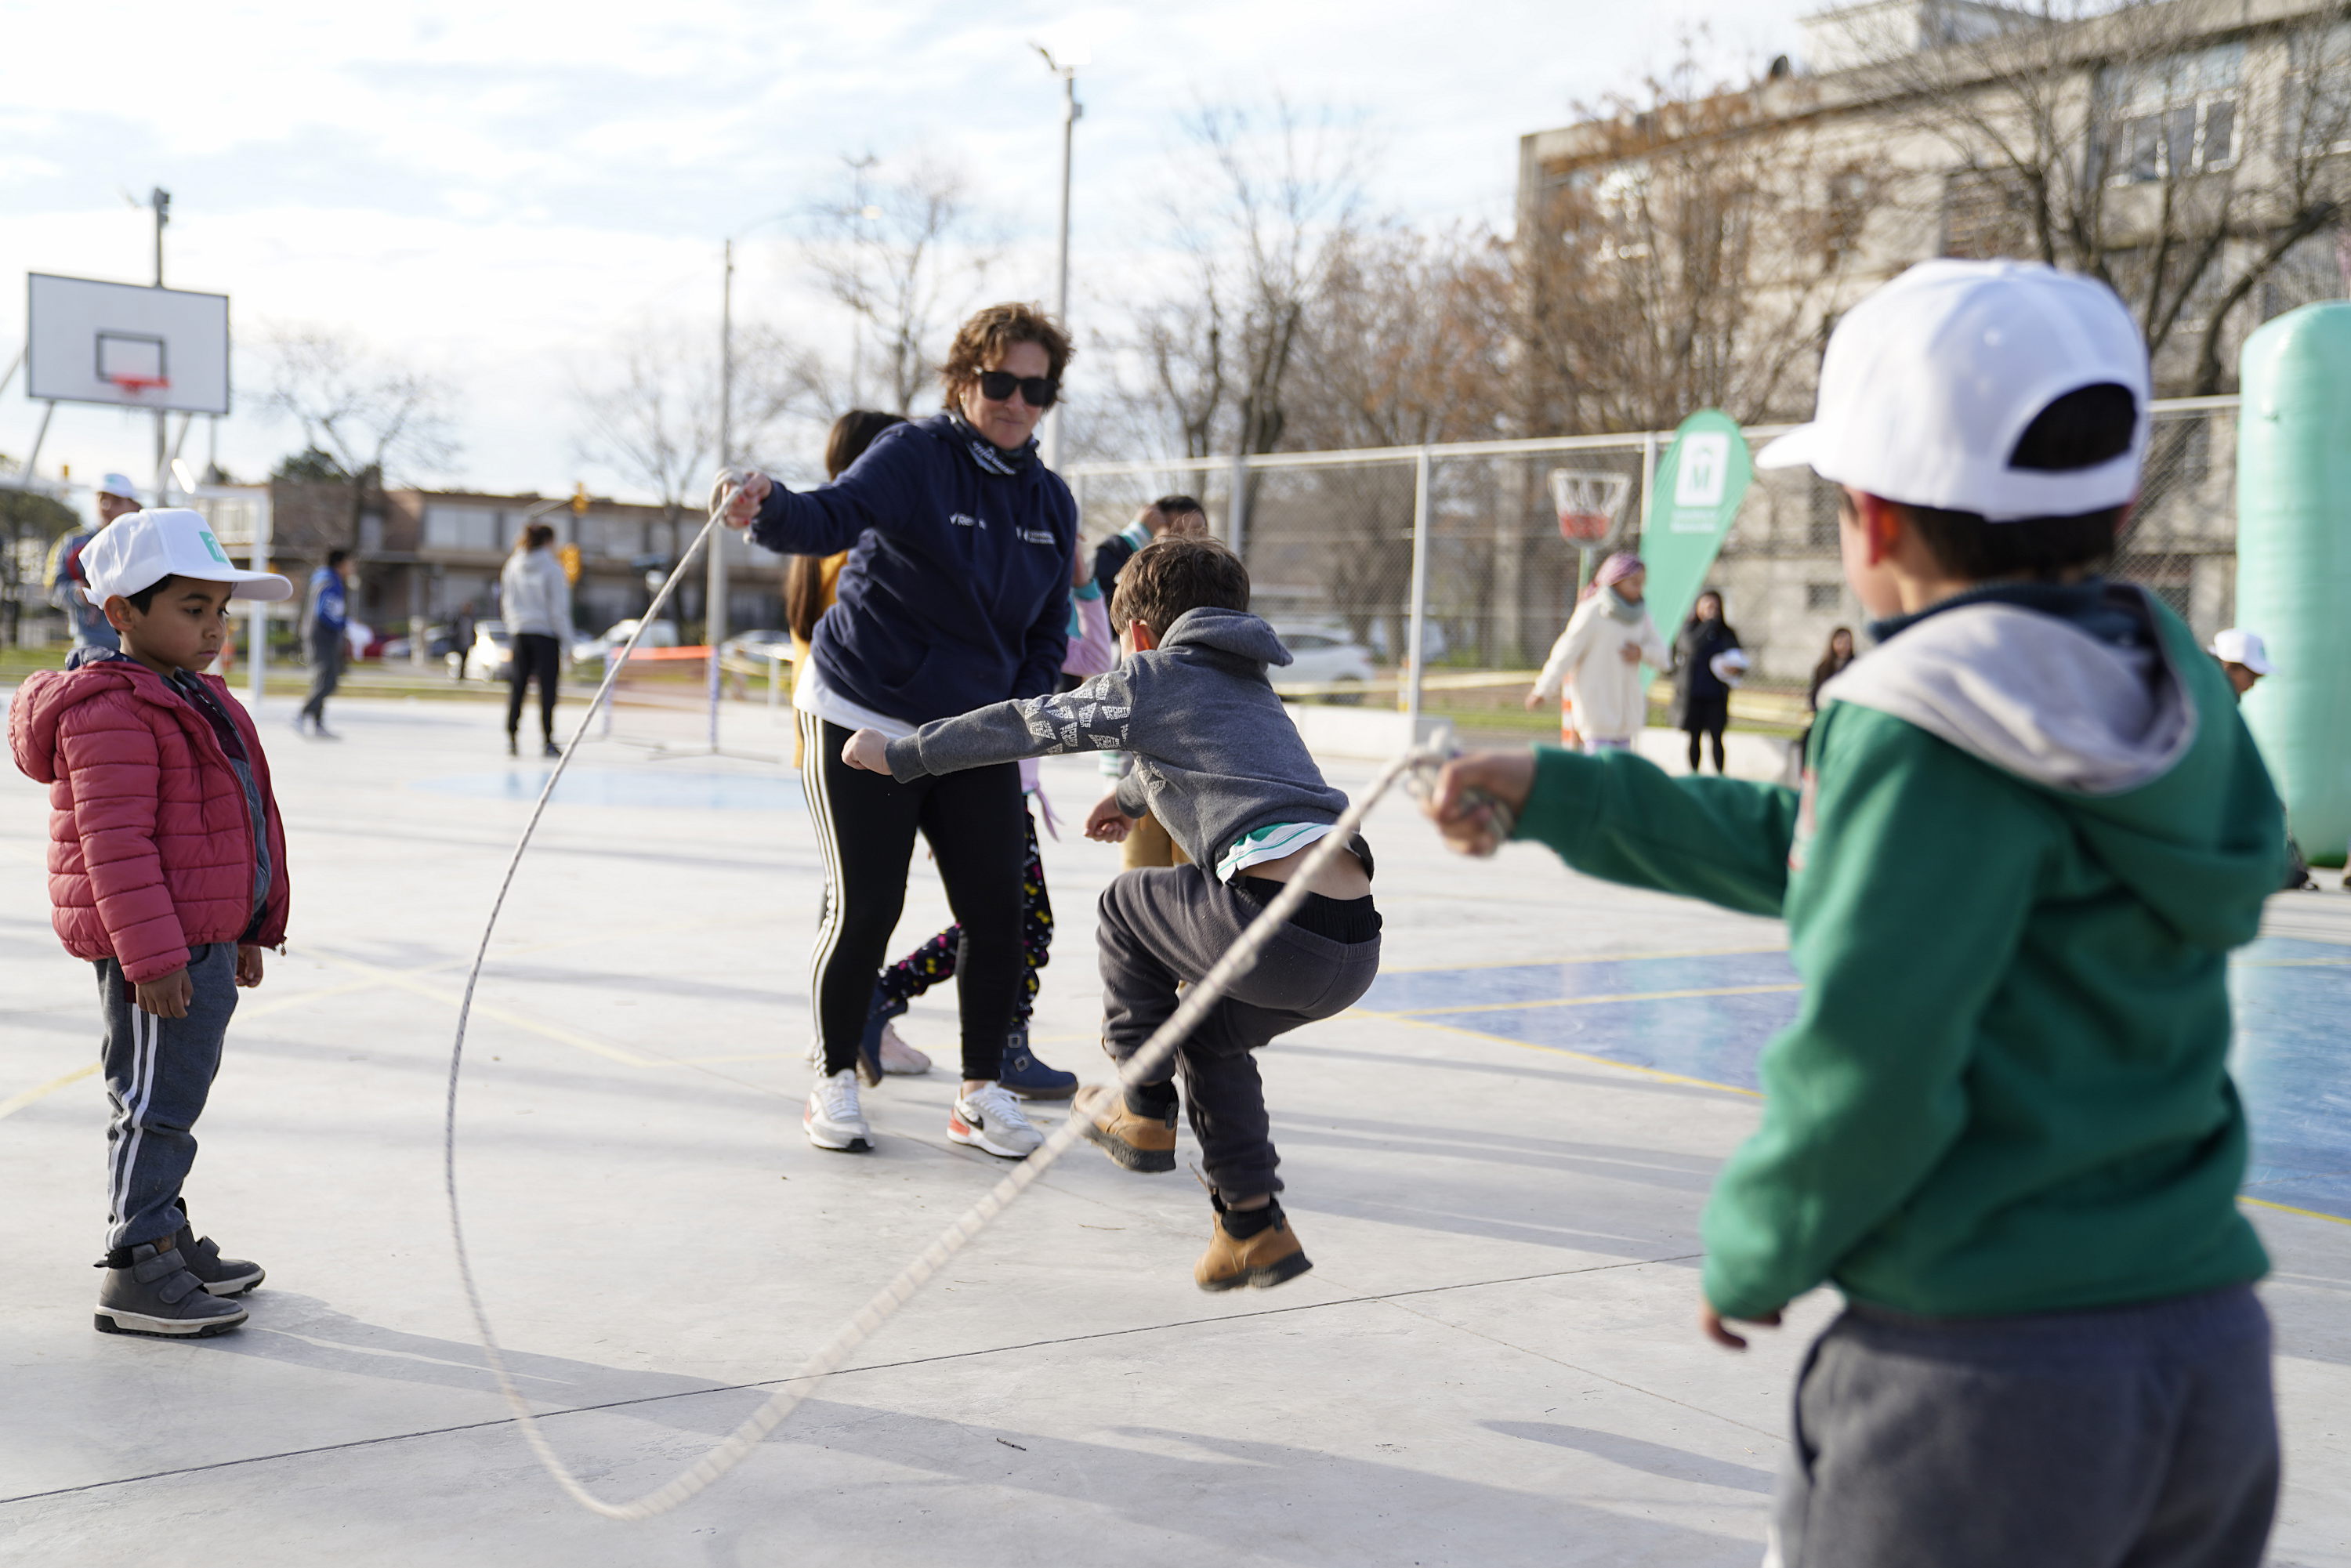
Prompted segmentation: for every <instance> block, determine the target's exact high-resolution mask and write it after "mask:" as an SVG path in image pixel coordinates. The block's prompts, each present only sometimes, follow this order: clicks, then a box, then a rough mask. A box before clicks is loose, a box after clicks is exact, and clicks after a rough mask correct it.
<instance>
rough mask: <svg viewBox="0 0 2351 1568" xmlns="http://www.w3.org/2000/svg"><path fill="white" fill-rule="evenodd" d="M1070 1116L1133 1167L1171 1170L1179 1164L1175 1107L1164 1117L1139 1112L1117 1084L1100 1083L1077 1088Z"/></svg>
mask: <svg viewBox="0 0 2351 1568" xmlns="http://www.w3.org/2000/svg"><path fill="white" fill-rule="evenodd" d="M1070 1120H1071V1121H1072V1122H1076V1123H1078V1124H1080V1130H1081V1132H1083V1133H1084V1134H1085V1138H1086V1141H1087V1142H1088V1143H1090V1144H1093V1145H1097V1146H1098V1147H1100V1148H1101V1150H1102V1153H1104V1154H1106V1155H1109V1156H1110V1157H1111V1158H1112V1159H1113V1160H1115V1161H1117V1162H1118V1163H1119V1164H1120V1165H1123V1166H1125V1167H1126V1168H1127V1169H1128V1170H1131V1171H1172V1170H1174V1169H1175V1107H1173V1106H1170V1107H1168V1111H1167V1114H1166V1116H1165V1118H1162V1117H1158V1116H1138V1115H1136V1114H1135V1113H1134V1110H1133V1109H1132V1108H1130V1107H1129V1106H1128V1104H1127V1103H1126V1096H1125V1095H1124V1094H1123V1093H1122V1092H1119V1090H1118V1088H1117V1086H1116V1085H1114V1084H1113V1085H1112V1086H1110V1087H1108V1088H1104V1087H1103V1086H1102V1085H1100V1084H1096V1085H1093V1086H1092V1087H1091V1088H1086V1089H1081V1090H1079V1091H1078V1095H1077V1098H1076V1099H1074V1100H1072V1101H1071V1103H1070Z"/></svg>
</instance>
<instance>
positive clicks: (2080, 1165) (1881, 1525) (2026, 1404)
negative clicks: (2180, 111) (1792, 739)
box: [1430, 261, 2285, 1568]
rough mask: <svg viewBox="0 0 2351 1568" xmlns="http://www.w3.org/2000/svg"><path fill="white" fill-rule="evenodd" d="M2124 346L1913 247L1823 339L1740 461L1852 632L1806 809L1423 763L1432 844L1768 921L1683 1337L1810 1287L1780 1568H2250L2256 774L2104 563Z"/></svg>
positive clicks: (2274, 851) (2275, 815)
mask: <svg viewBox="0 0 2351 1568" xmlns="http://www.w3.org/2000/svg"><path fill="white" fill-rule="evenodd" d="M2149 380H2150V377H2149V374H2148V367H2147V350H2146V347H2145V345H2144V343H2143V342H2142V340H2140V338H2139V335H2138V331H2137V327H2136V326H2135V325H2134V324H2133V322H2132V320H2131V318H2130V313H2129V312H2128V311H2127V310H2126V309H2125V308H2124V307H2123V304H2122V302H2121V300H2119V299H2118V298H2116V297H2115V295H2114V293H2113V291H2112V290H2110V289H2108V288H2106V287H2105V286H2103V285H2101V284H2098V283H2095V282H2093V281H2091V280H2089V279H2087V278H2083V277H2069V276H2066V275H2065V274H2063V273H2060V272H2057V271H2055V270H2054V269H2053V268H2049V267H2038V266H2028V265H2025V264H2022V263H2016V262H1963V261H1934V262H1928V263H1925V264H1922V265H1920V266H1918V267H1913V268H1911V269H1910V270H1909V271H1908V272H1907V273H1905V274H1903V275H1902V277H1899V278H1897V279H1896V280H1895V281H1894V282H1892V283H1890V284H1887V285H1886V287H1883V288H1880V289H1879V290H1877V291H1876V293H1874V294H1872V295H1871V296H1869V297H1868V298H1865V299H1864V300H1862V301H1861V302H1860V303H1859V304H1857V305H1856V306H1855V308H1853V309H1852V310H1851V311H1849V312H1848V313H1847V314H1846V315H1845V316H1844V319H1842V320H1841V321H1839V322H1838V324H1837V327H1836V329H1835V331H1834V333H1833V334H1832V335H1831V337H1830V339H1829V344H1828V351H1827V354H1826V356H1825V358H1824V359H1823V363H1822V367H1821V379H1820V404H1819V412H1818V413H1817V414H1816V416H1815V417H1814V419H1813V422H1812V423H1810V424H1807V425H1804V426H1802V427H1801V428H1800V429H1798V430H1797V431H1795V432H1793V433H1792V434H1790V435H1788V436H1787V437H1785V438H1783V439H1782V441H1781V442H1779V443H1775V444H1773V445H1772V446H1771V447H1769V448H1767V449H1766V450H1765V451H1764V452H1763V453H1761V455H1759V456H1758V457H1757V459H1756V465H1757V466H1758V467H1781V466H1792V465H1807V466H1810V467H1811V468H1812V469H1813V472H1814V473H1816V474H1818V475H1819V476H1821V477H1822V478H1823V479H1825V480H1827V481H1828V482H1830V483H1831V484H1833V485H1834V486H1837V488H1838V490H1839V492H1840V497H1841V505H1840V508H1839V521H1838V536H1839V539H1840V543H1841V546H1842V549H1843V554H1844V570H1845V578H1846V580H1847V581H1848V583H1850V585H1851V586H1852V588H1853V590H1854V592H1855V595H1856V596H1857V597H1858V598H1859V599H1860V601H1861V602H1862V604H1863V606H1864V607H1865V609H1867V610H1868V612H1870V614H1871V615H1872V616H1873V617H1875V618H1876V620H1875V622H1874V623H1873V625H1872V631H1873V632H1874V633H1875V635H1876V642H1877V646H1876V648H1875V649H1874V650H1873V651H1872V652H1870V653H1867V654H1865V655H1864V656H1863V657H1861V658H1859V659H1857V660H1855V662H1854V664H1853V665H1852V667H1851V668H1849V669H1847V670H1845V671H1844V672H1843V673H1842V674H1838V675H1837V676H1836V677H1835V678H1834V680H1831V681H1830V682H1828V683H1827V684H1826V685H1824V686H1823V688H1822V690H1821V716H1820V722H1819V725H1818V727H1816V728H1815V730H1814V731H1813V739H1812V746H1811V750H1810V753H1809V755H1808V756H1807V758H1806V759H1805V761H1806V766H1805V772H1804V779H1803V789H1802V792H1801V794H1800V793H1799V792H1798V791H1796V790H1794V789H1786V788H1783V787H1780V786H1776V785H1764V784H1748V783H1744V782H1742V781H1740V780H1738V779H1677V778H1668V777H1667V775H1666V774H1664V773H1663V772H1661V771H1659V770H1658V769H1657V768H1655V767H1653V766H1651V765H1650V764H1649V763H1647V762H1645V761H1643V760H1642V759H1641V758H1638V757H1635V756H1630V755H1626V754H1623V753H1618V754H1615V755H1612V756H1598V757H1577V756H1572V755H1569V754H1567V753H1565V752H1559V751H1548V750H1546V751H1541V752H1538V753H1531V754H1530V753H1526V752H1520V753H1516V754H1511V753H1507V752H1494V753H1488V754H1484V755H1482V756H1473V757H1467V758H1458V759H1456V760H1455V761H1454V762H1452V763H1450V764H1448V765H1447V768H1446V770H1445V772H1444V774H1443V775H1442V776H1441V777H1440V779H1439V781H1438V786H1437V790H1436V791H1435V794H1434V798H1433V799H1432V800H1431V802H1430V810H1431V812H1432V814H1433V815H1435V816H1436V817H1437V820H1438V822H1439V824H1440V826H1441V827H1442V828H1443V829H1444V831H1445V832H1446V833H1447V837H1448V838H1451V839H1453V840H1454V841H1456V842H1457V843H1458V844H1461V845H1463V846H1464V847H1467V848H1472V849H1479V848H1485V847H1489V846H1490V844H1491V843H1492V842H1493V841H1494V839H1495V838H1496V836H1497V835H1498V834H1499V833H1500V832H1502V831H1510V830H1509V829H1507V828H1506V826H1505V822H1506V818H1505V817H1504V815H1503V814H1502V813H1501V812H1499V811H1497V810H1493V809H1492V808H1491V807H1489V805H1488V804H1487V801H1488V800H1489V798H1490V799H1491V800H1494V801H1496V802H1499V806H1501V807H1503V808H1507V809H1508V810H1509V811H1510V812H1511V813H1514V814H1515V819H1516V823H1515V833H1516V836H1519V837H1522V838H1531V839H1535V840H1539V841H1541V842H1544V843H1547V844H1550V845H1551V846H1552V848H1553V849H1555V850H1557V851H1558V852H1559V853H1560V855H1561V857H1562V859H1564V860H1565V861H1567V862H1569V863H1570V864H1571V865H1573V866H1574V867H1575V868H1576V869H1577V870H1579V871H1582V872H1584V873H1589V874H1593V875H1598V876H1604V877H1608V878H1611V879H1614V880H1615V881H1619V882H1625V883H1634V884H1635V885H1638V886H1646V887H1651V888H1657V889H1661V890H1664V891H1667V892H1673V893H1682V894H1691V895H1693V896H1697V897H1701V898H1706V899H1709V900H1711V901H1713V902H1715V903H1718V904H1725V905H1728V906H1729V907H1731V908H1735V909H1741V910H1746V911H1748V912H1750V913H1754V914H1763V915H1784V917H1785V918H1786V920H1787V922H1788V936H1789V951H1790V955H1791V956H1792V958H1793V960H1794V963H1795V967H1796V970H1797V973H1798V974H1799V975H1801V976H1802V977H1803V980H1804V982H1805V988H1804V997H1803V1000H1802V1004H1801V1006H1800V1008H1799V1009H1798V1012H1797V1015H1796V1019H1795V1021H1794V1022H1793V1023H1792V1025H1790V1026H1789V1027H1788V1028H1787V1029H1786V1030H1782V1032H1781V1033H1780V1034H1779V1035H1777V1036H1776V1037H1774V1038H1773V1039H1772V1040H1771V1043H1770V1044H1769V1045H1767V1046H1766V1047H1765V1048H1764V1051H1763V1055H1762V1058H1761V1064H1760V1072H1761V1079H1762V1086H1763V1092H1764V1099H1763V1115H1762V1125H1761V1129H1760V1130H1759V1131H1758V1132H1757V1133H1756V1134H1754V1135H1753V1136H1752V1137H1750V1138H1749V1139H1748V1140H1747V1141H1746V1143H1744V1144H1743V1145H1740V1148H1739V1149H1738V1151H1737V1152H1736V1153H1734V1154H1733V1155H1731V1156H1730V1159H1729V1163H1728V1164H1727V1165H1726V1166H1724V1167H1723V1170H1722V1173H1721V1175H1720V1176H1719V1177H1718V1178H1717V1180H1716V1183H1715V1187H1714V1194H1713V1197H1711V1199H1710V1200H1709V1201H1708V1205H1707V1209H1706V1215H1705V1218H1704V1221H1703V1232H1704V1238H1705V1244H1706V1264H1705V1269H1704V1270H1703V1273H1702V1276H1701V1289H1702V1292H1703V1296H1702V1300H1701V1301H1700V1303H1699V1308H1700V1311H1699V1321H1700V1326H1701V1328H1702V1330H1703V1332H1704V1333H1707V1334H1708V1336H1709V1337H1711V1338H1712V1339H1714V1340H1715V1341H1717V1342H1718V1343H1722V1344H1725V1345H1728V1346H1731V1347H1734V1348H1743V1347H1744V1345H1745V1343H1746V1341H1745V1340H1744V1339H1743V1338H1742V1337H1740V1335H1739V1334H1738V1333H1734V1332H1733V1331H1732V1329H1730V1328H1729V1327H1727V1326H1726V1322H1725V1321H1726V1320H1731V1319H1745V1320H1747V1321H1749V1322H1762V1323H1776V1322H1779V1321H1780V1316H1781V1309H1782V1307H1784V1306H1785V1305H1786V1304H1787V1303H1788V1302H1790V1301H1793V1300H1794V1299H1795V1298H1796V1297H1798V1296H1801V1295H1802V1294H1804V1293H1805V1292H1806V1291H1811V1290H1813V1289H1814V1288H1815V1287H1817V1286H1819V1285H1822V1284H1824V1283H1831V1282H1834V1284H1835V1285H1836V1286H1837V1287H1838V1289H1839V1290H1840V1291H1842V1292H1843V1295H1844V1311H1843V1312H1842V1313H1841V1314H1840V1315H1839V1316H1838V1318H1837V1319H1836V1321H1835V1322H1834V1323H1833V1324H1832V1325H1831V1326H1830V1327H1829V1329H1828V1330H1827V1332H1826V1333H1823V1335H1822V1336H1821V1338H1820V1340H1819V1341H1818V1342H1817V1343H1815V1344H1813V1347H1812V1349H1811V1351H1810V1353H1809V1354H1807V1356H1806V1357H1805V1360H1804V1363H1803V1369H1802V1372H1801V1373H1800V1374H1799V1375H1798V1378H1797V1385H1796V1391H1795V1399H1794V1429H1793V1431H1792V1434H1791V1441H1790V1444H1789V1448H1788V1450H1787V1456H1786V1460H1785V1462H1784V1463H1783V1465H1782V1470H1781V1477H1780V1487H1779V1495H1778V1500H1777V1503H1776V1506H1775V1508H1774V1517H1773V1521H1772V1537H1773V1551H1772V1555H1771V1560H1772V1561H1776V1562H1779V1563H1784V1564H1786V1568H1885V1565H1886V1564H1890V1563H1900V1564H1903V1565H1904V1568H1983V1565H1986V1564H1991V1563H1998V1564H2001V1568H2081V1565H2082V1564H2085V1563H2133V1564H2139V1565H2142V1568H2158V1565H2161V1568H2189V1565H2190V1564H2193V1565H2195V1568H2254V1564H2256V1563H2259V1562H2260V1561H2261V1557H2262V1546H2263V1543H2264V1542H2265V1540H2266V1538H2267V1536H2268V1533H2269V1527H2270V1519H2271V1515H2272V1511H2273V1509H2274V1507H2275V1504H2276V1498H2277V1487H2278V1469H2279V1461H2278V1440H2277V1427H2276V1417H2275V1414H2274V1412H2273V1406H2272V1400H2271V1392H2270V1327H2269V1320H2268V1318H2267V1316H2266V1315H2265V1314H2264V1313H2263V1312H2262V1305H2261V1302H2260V1301H2258V1300H2257V1299H2256V1298H2255V1297H2254V1294H2253V1291H2252V1284H2253V1281H2256V1280H2258V1279H2260V1278H2261V1277H2262V1274H2264V1273H2265V1272H2267V1270H2268V1267H2269V1263H2268V1260H2267V1258H2266V1257H2265V1256H2264V1255H2263V1253H2262V1243H2261V1240H2260V1238H2259V1237H2257V1236H2256V1235H2255V1234H2254V1232H2253V1228H2252V1225H2251V1224H2249V1223H2248V1222H2247V1220H2246V1218H2245V1217H2244V1215H2243V1213H2242V1212H2241V1210H2240V1209H2239V1207H2238V1206H2237V1189H2238V1186H2239V1185H2240V1183H2241V1181H2242V1179H2243V1176H2244V1172H2245V1151H2246V1129H2245V1113H2244V1109H2243V1106H2242V1104H2241V1103H2240V1101H2239V1098H2238V1095H2237V1092H2236V1091H2235V1088H2234V1087H2233V1085H2232V1084H2231V1082H2230V1079H2229V1072H2228V1056H2229V1040H2230V1033H2231V1022H2230V1003H2229V988H2228V959H2229V951H2230V949H2231V948H2233V947H2236V946H2240V945H2241V944H2243V943H2245V942H2249V941H2251V940H2252V938H2253V936H2255V935H2256V934H2257V933H2258V931H2259V929H2260V925H2261V915H2262V902H2263V900H2264V899H2266V898H2267V897H2268V895H2269V894H2270V893H2271V892H2273V890H2274V889H2275V888H2276V886H2277V884H2278V877H2279V873H2281V872H2282V871H2283V869H2284V865H2285V846H2284V843H2283V833H2282V832H2281V831H2280V830H2281V829H2282V827H2283V818H2282V816H2281V813H2280V809H2279V806H2278V800H2277V795H2276V792H2275V790H2274V789H2272V787H2271V784H2270V779H2269V775H2268V773H2267V771H2266V770H2265V769H2264V768H2262V759H2261V757H2260V754H2259V753H2258V752H2257V751H2256V750H2255V748H2254V746H2253V741H2252V736H2251V735H2250V734H2248V733H2247V731H2246V729H2245V726H2244V722H2243V720H2242V719H2241V718H2240V717H2239V716H2238V713H2237V707H2236V704H2235V702H2234V701H2233V700H2232V698H2231V692H2230V689H2229V685H2228V683H2227V682H2226V681H2224V680H2223V679H2222V678H2221V674H2220V670H2219V669H2218V668H2216V667H2215V666H2214V664H2213V662H2212V660H2211V659H2210V658H2208V657H2207V656H2206V655H2205V653H2204V652H2203V650H2201V649H2200V648H2199V647H2198V646H2197V644H2196V641H2195V637H2194V635H2193V634H2192V633H2191V632H2189V630H2188V628H2187V626H2186V625H2185V624H2183V623H2182V622H2180V620H2179V617H2177V616H2176V615H2174V614H2172V613H2171V612H2170V611H2169V610H2168V609H2166V608H2165V607H2164V605H2163V604H2162V603H2161V602H2160V601H2158V600H2157V599H2155V598H2154V597H2153V596H2152V595H2150V594H2148V593H2147V592H2146V591H2144V590H2142V589H2138V588H2136V587H2131V586H2128V585H2126V584H2123V583H2119V582H2114V581H2110V580H2106V579H2105V578H2103V577H2102V576H2100V575H2099V574H2100V572H2101V571H2102V570H2103V569H2104V566H2105V561H2106V560H2107V559H2108V557H2109V556H2110V554H2111V552H2112V551H2113V549H2114V541H2115V538H2116V532H2117V530H2118V528H2120V526H2121V524H2122V521H2123V519H2124V518H2125V517H2126V516H2127V515H2128V513H2129V510H2130V507H2131V506H2132V505H2133V503H2134V502H2135V501H2136V499H2137V495H2138V484H2139V465H2140V464H2141V462H2142V461H2143V459H2144V457H2145V455H2146V450H2147V401H2148V397H2149Z"/></svg>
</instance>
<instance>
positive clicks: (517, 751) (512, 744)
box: [507, 730, 522, 757]
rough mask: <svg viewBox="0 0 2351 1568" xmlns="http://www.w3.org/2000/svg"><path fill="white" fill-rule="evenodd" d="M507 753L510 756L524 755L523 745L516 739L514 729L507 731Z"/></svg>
mask: <svg viewBox="0 0 2351 1568" xmlns="http://www.w3.org/2000/svg"><path fill="white" fill-rule="evenodd" d="M521 755H522V747H521V745H520V744H519V743H518V742H517V740H516V739H515V736H514V731H512V730H508V731H507V756H508V757H520V756H521Z"/></svg>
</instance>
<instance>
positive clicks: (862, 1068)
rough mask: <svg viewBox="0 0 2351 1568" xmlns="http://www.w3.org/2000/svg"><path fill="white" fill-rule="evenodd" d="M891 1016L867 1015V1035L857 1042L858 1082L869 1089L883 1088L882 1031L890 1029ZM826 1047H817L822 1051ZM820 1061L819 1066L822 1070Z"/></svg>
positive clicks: (875, 1011)
mask: <svg viewBox="0 0 2351 1568" xmlns="http://www.w3.org/2000/svg"><path fill="white" fill-rule="evenodd" d="M891 1016H892V1015H890V1014H888V1013H885V1012H883V1011H882V1010H881V1009H878V1008H877V1009H874V1010H873V1011H872V1012H870V1013H867V1014H866V1015H865V1033H864V1036H863V1037H862V1039H860V1040H858V1042H857V1081H858V1082H860V1083H862V1084H864V1085H865V1087H867V1088H868V1089H879V1088H880V1087H881V1086H882V1071H883V1069H882V1031H883V1030H885V1029H887V1028H889V1027H890V1019H891ZM823 1049H824V1047H823V1046H822V1045H821V1044H820V1045H819V1046H818V1047H817V1050H818V1051H822V1050H823ZM823 1065H824V1063H823V1062H822V1061H819V1062H818V1063H817V1066H818V1067H819V1068H820V1069H821V1068H822V1067H823Z"/></svg>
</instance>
